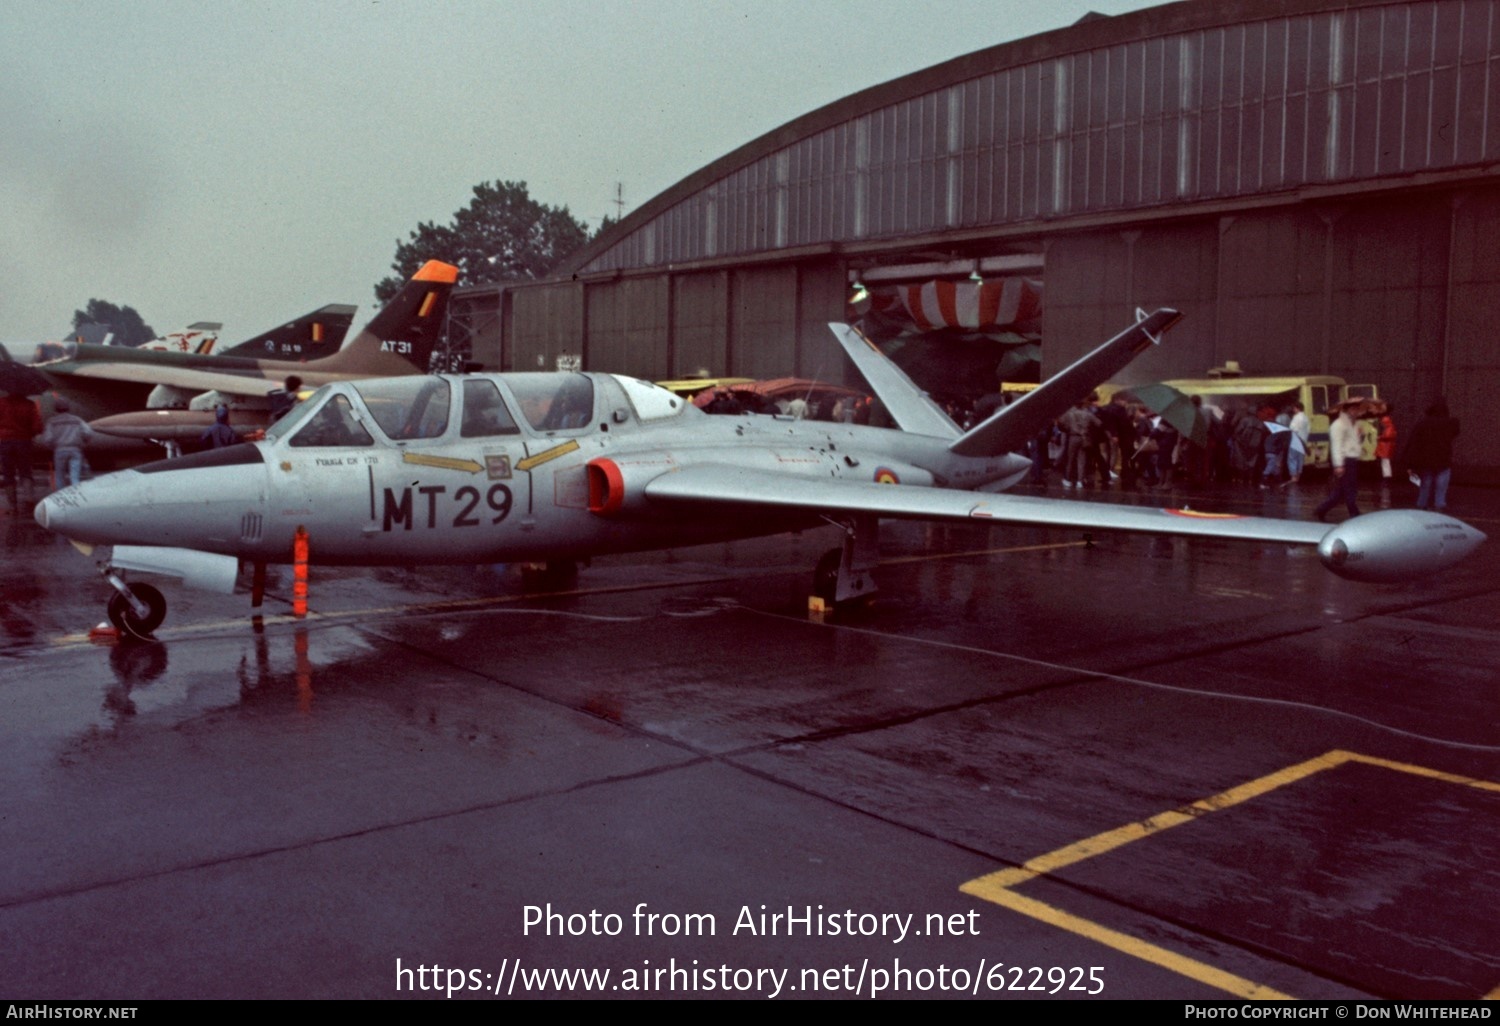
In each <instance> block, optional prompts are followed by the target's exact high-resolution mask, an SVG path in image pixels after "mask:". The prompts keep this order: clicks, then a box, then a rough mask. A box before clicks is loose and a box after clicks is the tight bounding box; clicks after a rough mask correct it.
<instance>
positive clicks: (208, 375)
mask: <svg viewBox="0 0 1500 1026" xmlns="http://www.w3.org/2000/svg"><path fill="white" fill-rule="evenodd" d="M208 359H211V360H212V359H227V358H225V357H209V358H208ZM49 371H50V372H51V373H53V374H57V375H58V376H59V377H71V378H82V379H85V380H89V381H118V382H124V383H130V384H137V385H167V386H169V387H171V388H177V389H181V390H182V391H184V392H194V393H198V392H210V391H218V392H224V393H226V394H231V395H254V396H263V395H265V394H266V393H267V392H268V391H270V390H271V389H273V388H276V387H277V386H278V385H279V384H280V381H279V379H277V380H273V379H269V378H265V377H262V376H261V375H259V374H255V375H249V374H233V373H226V372H224V371H211V370H204V369H200V368H197V367H175V366H171V365H169V364H167V363H166V362H160V363H145V362H135V361H131V362H129V363H126V362H116V361H113V360H80V361H78V362H76V363H74V364H72V365H71V366H69V367H67V368H66V369H64V368H57V369H52V368H49Z"/></svg>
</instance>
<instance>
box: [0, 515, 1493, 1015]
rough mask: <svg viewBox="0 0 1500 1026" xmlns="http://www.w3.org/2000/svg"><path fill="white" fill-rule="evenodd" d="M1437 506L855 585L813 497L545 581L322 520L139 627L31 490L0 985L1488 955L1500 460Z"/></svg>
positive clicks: (870, 989) (670, 988)
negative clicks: (1415, 540)
mask: <svg viewBox="0 0 1500 1026" xmlns="http://www.w3.org/2000/svg"><path fill="white" fill-rule="evenodd" d="M1053 494H1059V495H1060V494H1061V492H1060V490H1058V489H1056V488H1055V487H1054V489H1053ZM1085 494H1086V496H1088V495H1090V493H1085ZM1069 497H1076V493H1070V494H1069ZM1092 497H1096V498H1099V499H1100V500H1101V501H1140V500H1141V499H1142V497H1141V496H1131V495H1126V496H1121V495H1119V494H1114V493H1111V494H1093V495H1092ZM1321 497H1322V491H1321V489H1318V488H1316V487H1313V488H1304V489H1303V490H1302V494H1300V495H1299V494H1296V493H1295V492H1291V493H1288V492H1270V493H1266V492H1250V491H1231V490H1228V489H1223V490H1218V491H1203V492H1201V493H1200V492H1194V491H1182V492H1178V493H1175V494H1173V495H1172V496H1166V495H1165V494H1164V493H1156V494H1155V495H1154V496H1150V497H1145V501H1148V502H1150V503H1152V504H1160V505H1182V504H1184V503H1187V504H1190V505H1192V506H1193V508H1196V509H1202V510H1205V511H1233V512H1255V513H1264V514H1268V515H1279V516H1299V517H1306V516H1307V515H1308V511H1309V510H1310V508H1311V506H1312V504H1313V503H1315V502H1316V501H1317V500H1318V499H1320V498H1321ZM1411 498H1412V496H1411V494H1410V492H1409V491H1407V490H1405V489H1401V490H1398V491H1397V492H1396V493H1395V494H1394V495H1393V496H1391V500H1390V501H1392V502H1394V503H1395V504H1397V505H1400V504H1403V503H1409V502H1410V500H1411ZM1363 499H1364V501H1365V502H1366V503H1367V504H1369V505H1371V506H1374V505H1375V504H1376V502H1377V501H1378V496H1377V493H1376V492H1375V491H1374V490H1371V489H1367V490H1366V491H1365V493H1364V495H1363ZM1451 511H1452V512H1453V513H1455V514H1456V515H1458V516H1460V517H1462V518H1464V519H1466V520H1468V521H1470V522H1471V523H1473V524H1474V525H1475V526H1477V527H1479V528H1480V529H1482V530H1485V531H1487V532H1488V533H1489V534H1490V535H1491V539H1492V540H1491V541H1490V542H1489V543H1487V544H1486V545H1485V546H1484V547H1483V548H1482V549H1481V550H1480V553H1479V555H1478V556H1477V557H1476V558H1475V559H1474V560H1473V561H1472V563H1470V564H1469V565H1466V566H1463V567H1460V568H1459V569H1457V570H1456V571H1453V572H1449V573H1447V574H1445V575H1443V576H1442V577H1440V578H1437V579H1433V580H1429V581H1426V582H1422V583H1419V584H1414V585H1406V586H1394V585H1361V584H1353V583H1349V582H1346V581H1342V580H1340V579H1338V578H1336V577H1334V576H1332V575H1331V574H1329V573H1327V572H1326V571H1325V570H1324V569H1323V568H1322V567H1321V566H1320V564H1319V563H1318V561H1317V559H1316V557H1315V556H1314V555H1313V554H1312V553H1310V552H1305V551H1289V550H1287V549H1284V548H1282V547H1279V546H1264V545H1245V544H1232V543H1228V542H1204V541H1199V542H1192V543H1189V542H1186V541H1181V540H1151V539H1146V538H1138V537H1126V536H1117V535H1100V536H1098V537H1097V538H1095V539H1094V540H1093V542H1092V544H1087V543H1085V542H1084V541H1083V540H1082V538H1081V537H1080V536H1079V535H1078V534H1077V533H1076V532H1065V531H1048V530H1040V529H1020V528H991V529H983V528H969V527H964V528H943V527H929V526H925V525H920V524H887V525H886V527H885V529H884V531H883V535H882V553H883V557H884V565H883V567H882V569H881V573H880V579H881V585H882V592H881V594H880V596H879V598H878V599H877V600H876V601H875V602H874V603H873V604H872V605H871V606H870V607H869V608H868V609H865V610H862V611H858V612H854V613H849V614H843V613H841V614H839V615H837V616H829V617H826V618H819V617H817V616H813V615H810V614H809V613H808V612H807V591H808V586H809V583H810V578H811V568H812V566H813V564H814V563H815V562H816V560H817V557H818V556H819V555H820V554H821V553H822V552H823V551H824V550H825V549H826V548H828V547H830V546H831V545H832V544H834V543H835V541H836V540H837V536H836V534H834V533H833V532H832V530H831V529H829V530H822V531H812V532H805V533H803V534H799V535H787V536H779V537H776V538H769V539H761V540H757V541H751V542H741V543H735V544H731V545H717V546H705V547H699V548H694V549H682V550H676V551H672V552H665V553H654V554H645V555H641V556H631V557H618V558H610V559H601V560H598V561H596V562H595V563H594V565H593V566H591V567H588V568H586V569H584V570H583V571H582V572H581V573H580V574H579V577H578V579H577V581H576V584H574V585H573V586H572V587H571V588H570V589H569V590H566V591H562V592H556V593H543V592H539V591H537V590H536V589H534V588H532V587H531V586H530V585H529V584H528V582H527V580H525V579H523V576H522V574H521V572H520V570H519V568H518V567H514V566H511V567H503V566H496V567H463V568H453V567H449V568H436V569H411V570H408V569H382V570H371V571H360V570H319V569H317V568H316V567H315V568H314V574H313V579H312V585H311V602H310V605H311V610H312V612H311V615H309V616H308V617H307V618H306V619H305V620H295V619H293V618H292V617H291V616H290V615H289V602H288V598H289V592H290V573H289V572H288V571H283V572H282V574H281V576H280V578H279V582H278V581H276V580H273V584H272V588H271V595H270V596H269V597H268V600H267V603H266V606H265V608H264V609H263V610H262V613H263V616H262V618H261V619H260V620H259V621H256V620H253V619H252V618H251V616H250V610H249V604H248V597H247V596H245V595H243V594H241V595H236V596H216V595H205V594H202V593H194V592H190V591H187V590H184V589H183V588H181V587H178V586H176V585H175V584H174V583H171V582H167V583H165V584H164V585H163V590H164V591H166V592H167V594H168V599H169V601H170V602H171V610H170V612H169V615H168V620H167V624H166V626H164V627H163V628H162V629H161V630H160V631H158V635H157V640H156V641H155V642H151V643H134V644H113V643H100V642H96V641H90V639H89V638H88V636H87V635H88V630H89V628H90V627H92V626H94V625H95V624H97V623H99V622H100V621H101V620H103V605H104V600H105V598H106V596H107V587H106V585H105V584H104V583H103V582H102V581H101V580H99V579H98V577H97V575H96V574H95V572H94V570H93V565H92V562H91V561H90V560H89V559H87V558H85V557H83V556H82V555H80V554H78V553H76V552H75V551H74V550H73V549H72V548H71V547H69V546H68V545H67V544H66V543H64V542H61V541H60V540H58V539H56V538H54V537H52V536H50V535H47V534H46V533H45V532H43V531H42V530H41V529H40V528H38V527H37V526H36V525H35V524H34V523H32V522H31V521H30V520H29V519H26V518H24V517H23V518H16V517H6V518H4V519H3V521H0V530H3V532H4V552H3V557H0V582H3V587H4V594H3V599H4V601H3V604H0V610H3V612H0V708H3V710H4V715H3V717H0V734H3V744H4V748H3V750H4V752H5V758H4V759H3V760H0V828H3V831H4V836H5V843H4V844H3V845H0V992H3V993H5V994H6V995H8V996H10V997H13V998H24V999H82V998H99V999H103V998H114V999H151V998H179V997H185V998H393V997H417V998H425V999H434V998H436V999H439V1000H446V999H447V998H448V996H449V994H450V993H451V996H452V998H453V999H455V1000H456V999H459V998H475V997H478V998H486V999H489V1000H496V999H503V998H505V997H511V998H519V997H522V996H538V995H558V994H571V995H576V996H604V997H611V998H623V997H632V996H649V997H661V996H689V997H720V996H725V995H729V996H738V997H755V998H761V999H764V998H768V997H773V996H775V997H783V998H785V997H804V998H805V997H813V996H834V997H851V996H856V995H858V996H863V997H870V996H872V995H878V996H882V997H887V996H894V997H913V996H915V997H937V996H955V997H956V996H970V997H972V996H976V995H977V996H993V997H1005V998H1019V997H1048V996H1053V997H1086V996H1088V995H1089V994H1090V993H1096V994H1101V995H1102V996H1103V997H1105V998H1203V999H1215V998H1234V997H1241V996H1249V997H1255V996H1276V995H1290V996H1294V997H1298V998H1329V999H1337V998H1357V997H1378V998H1457V999H1473V998H1480V997H1483V996H1486V995H1489V996H1495V995H1496V993H1497V990H1500V929H1497V927H1496V925H1495V924H1496V922H1497V921H1500V908H1497V901H1500V899H1497V896H1500V673H1497V672H1496V667H1497V666H1500V493H1496V492H1490V491H1480V490H1467V489H1456V490H1455V492H1454V495H1453V504H1452V509H1451ZM274 574H275V572H274V571H273V577H274Z"/></svg>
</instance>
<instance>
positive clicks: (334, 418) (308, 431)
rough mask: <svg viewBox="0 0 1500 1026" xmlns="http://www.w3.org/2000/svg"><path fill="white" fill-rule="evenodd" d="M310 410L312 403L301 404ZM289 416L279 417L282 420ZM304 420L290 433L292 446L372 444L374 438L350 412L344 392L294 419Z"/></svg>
mask: <svg viewBox="0 0 1500 1026" xmlns="http://www.w3.org/2000/svg"><path fill="white" fill-rule="evenodd" d="M305 405H307V406H308V408H309V409H312V407H313V405H314V404H312V403H307V404H305ZM287 419H289V418H283V420H282V423H285V422H286V420H287ZM298 419H299V421H305V423H301V424H300V426H298V427H297V428H296V430H295V431H294V432H293V433H292V437H291V441H290V442H289V443H287V444H289V445H291V446H292V447H293V448H304V447H308V446H318V447H322V446H345V447H347V446H366V445H374V444H375V439H373V438H371V437H370V432H368V431H366V430H365V428H364V425H363V424H361V423H360V422H359V418H358V417H357V416H356V415H355V413H354V407H353V406H352V405H351V404H350V402H349V397H348V396H346V395H334V396H332V397H330V398H329V400H328V401H327V402H325V403H323V404H322V405H321V406H318V407H317V408H316V410H315V411H314V412H312V413H311V415H309V416H306V417H302V418H298Z"/></svg>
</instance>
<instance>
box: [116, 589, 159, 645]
mask: <svg viewBox="0 0 1500 1026" xmlns="http://www.w3.org/2000/svg"><path fill="white" fill-rule="evenodd" d="M130 593H131V594H132V595H134V596H135V597H136V598H137V599H138V600H139V601H141V602H143V603H145V605H146V607H147V609H146V615H145V616H144V617H141V616H136V615H135V610H133V609H131V608H130V603H129V602H128V601H126V599H125V596H124V595H121V594H118V593H116V594H114V595H111V596H110V597H109V609H108V612H109V622H110V623H112V624H114V625H115V628H116V629H117V630H118V631H119V632H120V633H121V634H123V635H127V636H129V637H132V638H139V639H141V640H142V641H144V640H147V639H149V638H150V637H151V632H152V631H154V630H156V628H158V627H160V626H161V622H162V621H163V620H165V619H166V618H167V600H166V598H165V597H164V596H163V595H162V593H161V592H159V591H157V590H156V589H155V588H153V587H151V585H149V584H142V583H140V582H139V581H136V582H134V583H132V584H131V585H130Z"/></svg>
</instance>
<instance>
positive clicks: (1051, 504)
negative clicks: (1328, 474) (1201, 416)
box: [645, 464, 1485, 581]
mask: <svg viewBox="0 0 1500 1026" xmlns="http://www.w3.org/2000/svg"><path fill="white" fill-rule="evenodd" d="M645 496H646V498H647V500H649V501H650V502H651V503H652V504H657V503H663V504H669V505H681V506H685V507H714V506H718V507H727V506H734V507H739V508H741V509H745V508H760V509H775V510H782V511H794V510H800V511H803V512H807V513H820V514H825V515H830V516H837V515H839V514H841V513H859V514H868V515H874V516H877V517H897V518H905V519H915V520H961V521H968V522H971V523H973V522H979V523H1009V524H1032V525H1037V526H1041V527H1062V528H1070V529H1076V530H1091V531H1097V530H1105V531H1131V532H1139V533H1145V534H1164V535H1187V536H1190V537H1203V538H1226V539H1234V540H1239V541H1247V542H1271V543H1275V544H1284V545H1308V546H1317V548H1318V554H1319V557H1320V558H1321V559H1322V560H1323V563H1324V565H1325V566H1327V567H1328V568H1329V569H1330V570H1332V571H1334V572H1335V573H1337V574H1339V575H1340V576H1342V577H1348V578H1351V579H1353V580H1362V581H1401V580H1407V579H1410V578H1412V577H1417V576H1421V575H1422V574H1425V573H1430V572H1435V571H1437V570H1441V569H1445V568H1447V567H1450V566H1453V565H1455V564H1457V563H1459V562H1461V561H1462V560H1463V559H1465V558H1466V557H1467V556H1468V555H1469V554H1470V553H1471V552H1473V550H1474V549H1475V548H1477V547H1478V545H1479V544H1480V542H1482V541H1484V538H1485V536H1484V534H1483V533H1482V532H1480V531H1477V530H1475V529H1474V528H1472V527H1470V526H1469V525H1467V524H1465V523H1463V522H1462V521H1459V520H1455V519H1453V518H1452V517H1449V516H1446V515H1443V514H1439V513H1428V512H1423V511H1421V510H1413V509H1402V510H1394V509H1393V510H1382V511H1380V512H1377V513H1368V514H1365V515H1364V516H1360V517H1355V518H1354V519H1352V520H1348V521H1345V522H1344V523H1342V524H1340V525H1338V526H1337V527H1329V526H1328V525H1326V524H1321V523H1311V522H1308V521H1299V520H1276V519H1273V518H1270V517H1247V516H1239V515H1235V514H1225V513H1199V512H1196V511H1193V510H1185V509H1160V508H1151V507H1145V506H1122V505H1115V504H1112V503H1106V502H1079V501H1076V500H1073V501H1070V500H1067V499H1047V498H1040V497H1034V496H1024V495H997V494H990V493H980V492H966V491H960V490H955V489H946V488H920V487H914V486H903V485H882V484H873V483H870V482H864V481H841V480H837V479H833V478H813V477H802V476H797V475H791V474H781V473H777V472H775V471H765V470H749V469H743V468H740V467H735V466H727V465H723V464H714V465H696V466H689V467H683V468H682V469H680V470H677V471H675V472H671V473H666V474H662V475H660V476H659V477H656V478H654V479H653V480H651V481H650V482H649V483H648V484H647V485H646V487H645Z"/></svg>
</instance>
